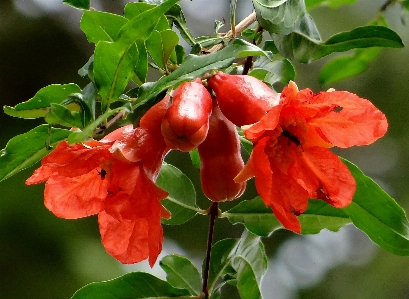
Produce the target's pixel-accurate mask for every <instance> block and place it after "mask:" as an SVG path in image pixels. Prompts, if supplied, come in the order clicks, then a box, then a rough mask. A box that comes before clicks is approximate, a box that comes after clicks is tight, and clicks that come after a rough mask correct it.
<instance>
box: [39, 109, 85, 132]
mask: <svg viewBox="0 0 409 299" xmlns="http://www.w3.org/2000/svg"><path fill="white" fill-rule="evenodd" d="M45 121H46V122H47V123H49V124H50V125H62V126H65V127H77V128H82V127H83V122H82V119H81V114H80V113H79V112H78V111H71V110H70V109H68V108H67V107H66V106H64V105H60V104H51V106H50V111H49V112H48V113H47V115H46V116H45Z"/></svg>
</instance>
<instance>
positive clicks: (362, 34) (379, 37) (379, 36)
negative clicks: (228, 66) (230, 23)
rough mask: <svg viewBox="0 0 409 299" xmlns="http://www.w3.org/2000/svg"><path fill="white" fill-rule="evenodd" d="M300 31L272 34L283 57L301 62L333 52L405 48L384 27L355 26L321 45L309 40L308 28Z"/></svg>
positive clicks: (396, 35)
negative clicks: (374, 48)
mask: <svg viewBox="0 0 409 299" xmlns="http://www.w3.org/2000/svg"><path fill="white" fill-rule="evenodd" d="M305 25H307V24H305ZM303 28H304V29H303V30H301V31H295V32H293V33H291V34H289V35H286V36H284V35H277V34H274V36H273V38H274V42H275V44H276V46H277V48H278V49H279V51H280V53H281V54H282V55H284V56H285V57H287V58H289V59H295V60H297V61H300V62H304V63H308V62H311V61H313V60H317V59H320V58H322V57H324V56H327V55H329V54H331V53H334V52H345V51H348V50H352V49H358V48H369V47H391V48H402V47H403V46H404V45H403V43H402V40H401V38H400V37H399V35H398V34H397V33H396V32H394V31H393V30H391V29H389V28H387V27H384V26H362V27H357V28H355V29H353V30H351V31H347V32H341V33H338V34H335V35H333V36H332V37H330V38H329V39H328V40H326V41H325V42H323V43H320V42H319V41H317V40H314V39H311V37H309V33H308V32H309V31H310V30H309V29H308V28H309V27H308V26H307V27H305V26H304V27H303Z"/></svg>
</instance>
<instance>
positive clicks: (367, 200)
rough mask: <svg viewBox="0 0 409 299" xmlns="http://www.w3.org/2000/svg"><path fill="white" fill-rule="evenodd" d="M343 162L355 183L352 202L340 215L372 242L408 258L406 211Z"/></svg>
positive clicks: (357, 170) (408, 241)
mask: <svg viewBox="0 0 409 299" xmlns="http://www.w3.org/2000/svg"><path fill="white" fill-rule="evenodd" d="M343 162H344V163H345V164H346V165H347V166H348V168H349V170H350V171H351V173H352V175H353V176H354V178H355V180H356V183H357V189H356V192H355V195H354V201H353V202H352V203H351V204H350V205H349V206H347V207H346V208H343V211H344V212H345V213H346V214H347V215H348V216H349V217H350V218H351V220H352V222H353V224H354V225H355V226H356V227H357V228H359V229H360V230H362V231H363V232H364V233H366V234H367V235H368V237H369V238H370V239H371V240H372V241H373V242H375V243H376V244H378V245H379V246H381V247H382V248H384V249H386V250H388V251H390V252H392V253H394V254H397V255H409V222H408V220H407V219H406V215H405V211H404V210H403V209H402V208H401V207H400V206H399V205H398V204H397V203H396V202H395V201H394V200H393V198H391V197H390V196H389V195H388V194H387V193H386V192H385V191H383V190H382V188H381V187H379V186H378V185H377V184H376V183H375V182H374V181H373V180H372V179H371V178H369V177H367V176H366V175H364V174H363V173H362V171H361V170H360V169H359V168H358V167H356V166H355V165H354V164H352V163H351V162H349V161H346V160H343Z"/></svg>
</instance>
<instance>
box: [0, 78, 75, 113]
mask: <svg viewBox="0 0 409 299" xmlns="http://www.w3.org/2000/svg"><path fill="white" fill-rule="evenodd" d="M76 92H81V89H80V88H79V87H78V85H76V84H73V83H70V84H63V85H60V84H53V85H48V86H46V87H43V88H41V89H40V90H39V91H38V92H37V93H36V94H35V96H34V97H32V98H31V99H29V100H28V101H26V102H22V103H20V104H17V105H16V106H14V107H10V106H4V107H3V109H4V112H5V113H6V114H8V115H10V116H14V117H21V118H38V117H44V116H45V115H46V114H47V113H48V111H49V110H50V105H51V104H52V103H57V104H60V103H61V102H62V101H64V100H65V99H66V98H67V97H68V96H69V95H70V94H72V93H76Z"/></svg>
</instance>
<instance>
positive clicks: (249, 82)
mask: <svg viewBox="0 0 409 299" xmlns="http://www.w3.org/2000/svg"><path fill="white" fill-rule="evenodd" d="M208 85H209V86H210V87H211V88H212V89H213V90H214V92H215V94H216V98H217V101H218V103H219V107H220V110H221V111H222V112H223V114H224V115H225V116H226V117H227V118H228V119H229V120H230V121H231V122H232V123H234V124H235V125H236V126H244V125H250V124H254V123H256V122H258V121H259V120H260V119H261V118H262V117H263V116H264V115H265V114H266V113H267V111H269V110H270V109H271V108H273V107H274V106H277V105H278V103H279V101H280V96H279V95H278V94H277V93H276V92H274V91H273V90H272V89H271V88H270V87H268V86H267V85H266V84H265V83H264V82H262V81H260V80H259V79H256V78H254V77H252V76H248V75H229V74H225V73H222V72H217V73H216V75H214V76H213V77H211V78H210V79H209V80H208Z"/></svg>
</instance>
